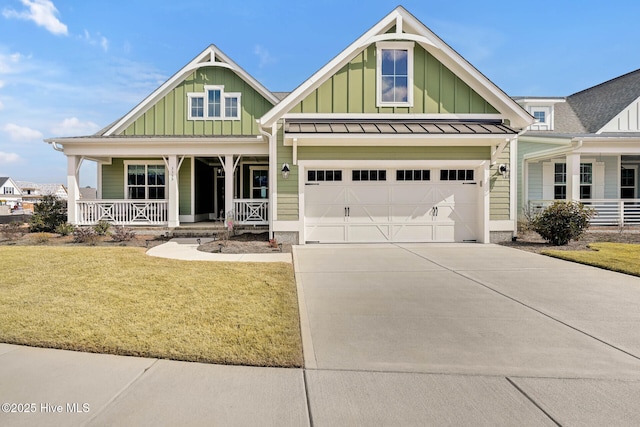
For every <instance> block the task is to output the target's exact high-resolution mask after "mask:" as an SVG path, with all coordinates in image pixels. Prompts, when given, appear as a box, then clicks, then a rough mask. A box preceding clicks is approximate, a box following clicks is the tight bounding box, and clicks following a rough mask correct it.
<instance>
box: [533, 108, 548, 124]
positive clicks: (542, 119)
mask: <svg viewBox="0 0 640 427" xmlns="http://www.w3.org/2000/svg"><path fill="white" fill-rule="evenodd" d="M533 118H534V119H536V121H537V122H538V123H546V122H547V113H546V112H545V111H534V112H533Z"/></svg>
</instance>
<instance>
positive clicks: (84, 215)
mask: <svg viewBox="0 0 640 427" xmlns="http://www.w3.org/2000/svg"><path fill="white" fill-rule="evenodd" d="M76 206H77V209H78V210H77V215H78V225H94V224H97V223H98V221H109V222H110V223H112V224H117V225H166V224H167V223H168V218H167V206H168V202H167V201H166V200H79V201H78V202H77V204H76Z"/></svg>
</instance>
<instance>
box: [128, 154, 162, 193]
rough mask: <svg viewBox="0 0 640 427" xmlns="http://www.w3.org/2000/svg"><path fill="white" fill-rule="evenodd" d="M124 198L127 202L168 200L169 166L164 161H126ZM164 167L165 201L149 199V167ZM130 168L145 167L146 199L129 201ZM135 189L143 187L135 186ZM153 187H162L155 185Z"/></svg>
mask: <svg viewBox="0 0 640 427" xmlns="http://www.w3.org/2000/svg"><path fill="white" fill-rule="evenodd" d="M123 163H124V198H125V199H126V200H167V191H168V190H167V179H168V177H169V171H168V170H167V165H166V164H165V163H164V161H162V160H125V161H124V162H123ZM159 165H160V166H164V196H165V198H164V199H149V181H148V179H147V178H148V177H149V175H148V174H149V172H148V167H149V166H159ZM129 166H144V196H145V198H144V199H129V187H131V186H130V185H129ZM133 187H141V186H140V185H134V186H133ZM153 187H160V186H159V185H154V186H153Z"/></svg>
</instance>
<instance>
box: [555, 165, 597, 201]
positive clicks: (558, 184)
mask: <svg viewBox="0 0 640 427" xmlns="http://www.w3.org/2000/svg"><path fill="white" fill-rule="evenodd" d="M592 190H593V163H580V198H581V199H591V198H592V197H593V196H592V195H593V191H592ZM553 198H554V199H556V200H565V199H566V198H567V164H566V163H555V164H554V175H553Z"/></svg>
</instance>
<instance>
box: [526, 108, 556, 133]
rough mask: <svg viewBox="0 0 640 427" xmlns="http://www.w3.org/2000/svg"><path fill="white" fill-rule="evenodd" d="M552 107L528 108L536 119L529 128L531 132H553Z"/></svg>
mask: <svg viewBox="0 0 640 427" xmlns="http://www.w3.org/2000/svg"><path fill="white" fill-rule="evenodd" d="M552 111H553V107H551V106H549V107H542V106H533V107H529V112H530V113H531V115H532V116H533V118H534V119H536V122H535V123H533V124H532V125H531V126H530V129H531V130H553V123H552V122H553V115H552Z"/></svg>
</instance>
